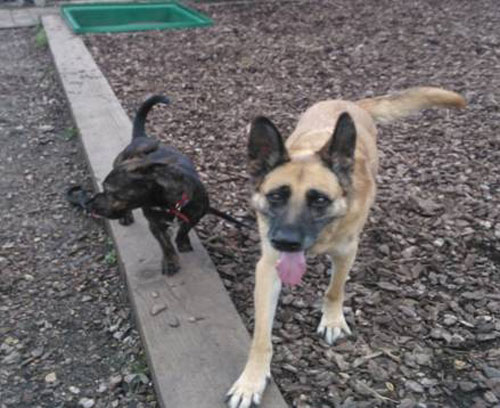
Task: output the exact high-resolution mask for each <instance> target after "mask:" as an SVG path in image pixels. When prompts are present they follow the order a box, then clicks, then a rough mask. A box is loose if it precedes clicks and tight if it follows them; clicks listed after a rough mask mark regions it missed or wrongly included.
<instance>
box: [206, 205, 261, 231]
mask: <svg viewBox="0 0 500 408" xmlns="http://www.w3.org/2000/svg"><path fill="white" fill-rule="evenodd" d="M208 213H209V214H212V215H215V216H217V217H220V218H222V219H224V220H226V221H229V222H231V223H233V224H234V225H236V226H238V227H244V228H248V229H254V227H252V226H250V225H248V224H245V223H244V222H241V221H239V220H237V219H236V218H234V217H231V216H230V215H229V214H226V213H225V212H222V211H219V210H217V209H215V208H213V207H209V208H208Z"/></svg>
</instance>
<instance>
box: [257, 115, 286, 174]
mask: <svg viewBox="0 0 500 408" xmlns="http://www.w3.org/2000/svg"><path fill="white" fill-rule="evenodd" d="M288 160H289V157H288V153H287V151H286V148H285V145H284V143H283V139H282V138H281V135H280V133H279V131H278V129H276V126H274V124H273V123H272V122H271V121H270V120H269V119H267V118H265V117H264V116H259V117H257V118H255V119H254V120H253V121H252V123H251V124H250V129H249V135H248V170H249V173H250V175H251V176H252V177H253V178H254V180H259V179H261V178H262V177H264V176H265V175H266V174H267V173H269V172H270V171H271V170H273V169H274V168H275V167H277V166H279V165H281V164H283V163H285V162H286V161H288Z"/></svg>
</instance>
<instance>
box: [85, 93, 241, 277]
mask: <svg viewBox="0 0 500 408" xmlns="http://www.w3.org/2000/svg"><path fill="white" fill-rule="evenodd" d="M158 103H163V104H169V100H168V99H167V98H166V97H165V96H162V95H155V96H152V97H150V98H149V99H147V100H146V101H145V102H144V103H143V104H142V105H141V107H140V108H139V110H138V112H137V114H136V116H135V119H134V122H133V131H132V141H131V143H130V144H129V145H128V146H127V147H126V148H125V149H124V150H123V151H122V152H121V153H120V154H119V155H118V156H117V157H116V159H115V160H114V162H113V170H111V172H110V173H109V174H108V176H107V177H106V178H105V180H104V182H103V192H102V193H98V194H96V195H95V196H94V197H92V198H90V199H89V200H88V201H86V202H85V204H84V207H85V209H86V210H87V211H88V212H90V213H91V214H92V215H94V216H101V217H105V218H110V219H119V220H120V223H121V224H123V225H129V224H131V223H132V222H133V216H132V210H133V209H136V208H141V209H142V212H143V214H144V216H145V217H146V219H147V220H148V223H149V228H150V230H151V232H152V233H153V235H154V237H155V238H156V239H157V240H158V242H159V244H160V247H161V249H162V251H163V261H162V273H163V274H167V275H172V274H175V273H176V272H177V271H178V270H179V257H178V254H177V252H176V250H175V247H174V246H173V244H172V242H171V241H170V237H169V234H168V228H169V226H171V225H172V223H174V222H177V223H179V229H178V232H177V235H176V238H175V243H176V246H177V249H178V250H179V251H180V252H187V251H191V250H192V246H191V242H190V240H189V236H188V233H189V231H190V230H191V228H193V227H194V226H195V225H196V224H197V223H198V222H199V221H200V219H201V218H202V217H203V216H204V215H205V214H213V215H216V216H219V217H221V218H224V219H225V220H227V221H230V222H232V223H234V224H236V225H239V226H246V225H245V224H244V223H242V222H240V221H238V220H236V219H235V218H233V217H231V216H230V215H228V214H226V213H223V212H221V211H219V210H216V209H215V208H212V207H211V206H210V204H209V198H208V194H207V192H206V190H205V187H204V186H203V184H202V182H201V180H200V178H199V175H198V173H197V172H196V169H195V167H194V165H193V163H192V162H191V160H190V159H189V158H188V157H186V156H185V155H184V154H182V153H181V152H179V151H178V150H176V149H174V148H173V147H170V146H165V145H164V144H161V143H160V142H159V141H157V140H154V139H151V138H149V137H148V136H147V135H146V132H145V129H144V125H145V121H146V117H147V114H148V112H149V111H150V110H151V108H152V107H153V106H154V105H156V104H158Z"/></svg>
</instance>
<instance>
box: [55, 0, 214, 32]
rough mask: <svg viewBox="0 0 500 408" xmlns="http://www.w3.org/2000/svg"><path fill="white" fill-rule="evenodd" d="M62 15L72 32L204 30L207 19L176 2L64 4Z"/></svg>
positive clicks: (208, 21)
mask: <svg viewBox="0 0 500 408" xmlns="http://www.w3.org/2000/svg"><path fill="white" fill-rule="evenodd" d="M61 14H62V16H63V18H64V19H65V20H66V22H67V23H68V25H69V26H70V27H71V29H72V30H73V31H74V32H75V33H78V34H80V33H115V32H123V31H144V30H167V29H178V28H192V27H205V26H210V25H212V24H213V21H212V20H211V19H210V18H208V17H207V16H205V15H203V14H201V13H199V12H197V11H195V10H193V9H190V8H188V7H186V6H184V5H181V4H179V3H176V2H163V3H157V2H155V3H86V4H65V5H63V6H61Z"/></svg>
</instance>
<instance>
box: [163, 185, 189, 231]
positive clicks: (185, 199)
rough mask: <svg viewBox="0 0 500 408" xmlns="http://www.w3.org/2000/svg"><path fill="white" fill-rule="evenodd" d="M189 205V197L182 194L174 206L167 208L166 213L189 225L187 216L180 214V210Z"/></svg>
mask: <svg viewBox="0 0 500 408" xmlns="http://www.w3.org/2000/svg"><path fill="white" fill-rule="evenodd" d="M187 203H189V197H188V195H187V194H186V193H182V197H181V199H180V200H179V201H177V202H176V203H175V205H174V206H173V207H171V208H167V210H166V212H167V213H168V214H172V215H173V216H174V217H177V218H179V219H180V220H182V221H184V222H187V223H188V224H190V223H191V221H190V220H189V218H188V216H187V215H186V214H183V213H182V208H183V207H184V206H185V205H186V204H187Z"/></svg>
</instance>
